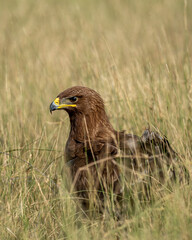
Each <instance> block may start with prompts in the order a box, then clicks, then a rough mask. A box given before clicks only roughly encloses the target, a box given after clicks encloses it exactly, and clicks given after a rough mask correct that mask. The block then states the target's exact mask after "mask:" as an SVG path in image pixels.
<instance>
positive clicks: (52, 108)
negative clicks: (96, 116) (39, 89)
mask: <svg viewBox="0 0 192 240" xmlns="http://www.w3.org/2000/svg"><path fill="white" fill-rule="evenodd" d="M67 100H68V99H64V98H63V99H62V102H63V101H64V102H66V103H61V104H60V100H59V98H55V100H54V101H53V102H52V103H51V104H50V107H49V110H50V113H51V114H52V112H53V111H55V110H58V109H63V108H67V107H76V104H71V103H70V102H67Z"/></svg>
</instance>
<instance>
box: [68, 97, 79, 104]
mask: <svg viewBox="0 0 192 240" xmlns="http://www.w3.org/2000/svg"><path fill="white" fill-rule="evenodd" d="M69 100H70V101H71V102H73V103H75V102H77V100H78V98H77V97H70V98H69Z"/></svg>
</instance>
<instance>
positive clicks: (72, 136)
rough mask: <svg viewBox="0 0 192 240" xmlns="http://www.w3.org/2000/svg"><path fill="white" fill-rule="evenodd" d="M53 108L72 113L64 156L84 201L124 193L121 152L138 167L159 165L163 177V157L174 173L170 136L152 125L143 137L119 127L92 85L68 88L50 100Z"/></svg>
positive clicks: (149, 169)
mask: <svg viewBox="0 0 192 240" xmlns="http://www.w3.org/2000/svg"><path fill="white" fill-rule="evenodd" d="M55 110H65V111H66V112H67V113H68V115H69V119H70V125H71V127H70V133H69V137H68V140H67V143H66V147H65V156H66V161H67V163H68V165H69V167H70V169H71V175H72V180H73V184H74V188H75V190H76V191H77V192H78V195H79V197H80V198H82V199H83V203H84V204H85V205H86V204H89V200H90V199H91V198H94V199H95V200H96V201H97V200H102V201H100V202H103V200H104V199H105V198H106V197H108V195H110V194H111V193H113V195H114V196H116V198H118V197H119V196H121V194H122V190H123V189H122V183H121V171H120V164H119V163H118V160H117V156H119V154H120V153H123V154H124V156H125V159H126V166H127V167H128V168H129V169H132V170H133V171H134V172H140V173H144V174H145V175H148V174H150V173H151V172H153V171H155V168H156V167H158V168H159V169H160V171H159V177H160V178H164V177H165V176H164V171H163V170H162V169H163V168H164V167H162V163H163V161H164V162H166V166H168V170H169V171H170V174H171V175H172V177H174V171H173V169H172V167H171V166H172V162H173V161H172V159H175V157H176V155H177V154H176V152H175V151H174V150H173V149H172V147H171V146H170V144H169V142H168V140H167V139H166V137H161V136H160V135H159V134H158V133H157V132H151V131H150V130H149V129H146V130H145V131H144V133H143V135H142V136H141V137H139V136H136V135H133V134H127V133H125V132H124V131H121V132H118V131H116V130H115V129H114V128H113V126H112V125H111V123H110V121H109V118H108V116H107V114H106V112H105V107H104V102H103V99H102V98H101V96H100V95H99V94H98V93H97V92H96V91H94V90H93V89H90V88H88V87H83V86H74V87H71V88H68V89H66V90H65V91H63V92H61V93H60V94H59V95H58V96H57V97H56V99H55V100H54V101H53V102H52V103H51V104H50V112H52V111H55ZM162 156H163V157H162ZM170 169H171V170H170ZM132 181H136V180H133V178H132ZM97 202H99V201H97Z"/></svg>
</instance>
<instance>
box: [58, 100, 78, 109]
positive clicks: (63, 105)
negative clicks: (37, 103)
mask: <svg viewBox="0 0 192 240" xmlns="http://www.w3.org/2000/svg"><path fill="white" fill-rule="evenodd" d="M54 103H55V104H56V105H57V106H58V109H61V108H65V107H76V104H61V105H60V104H59V98H55V100H54Z"/></svg>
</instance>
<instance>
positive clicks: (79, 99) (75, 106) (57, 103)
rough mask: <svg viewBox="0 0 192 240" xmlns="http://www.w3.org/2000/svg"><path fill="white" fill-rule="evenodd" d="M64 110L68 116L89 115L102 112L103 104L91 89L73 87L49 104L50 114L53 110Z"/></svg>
mask: <svg viewBox="0 0 192 240" xmlns="http://www.w3.org/2000/svg"><path fill="white" fill-rule="evenodd" d="M61 109H63V110H65V111H66V112H68V113H69V115H70V114H73V113H83V114H84V115H87V114H90V113H91V112H93V111H98V110H99V109H103V110H104V102H103V100H102V98H101V96H100V95H99V94H98V93H97V92H96V91H94V90H93V89H90V88H87V87H82V86H75V87H71V88H68V89H66V90H65V91H63V92H61V93H60V94H59V95H58V96H57V97H56V99H55V100H54V101H53V102H52V103H51V104H50V112H51V113H52V112H53V111H55V110H61Z"/></svg>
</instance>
